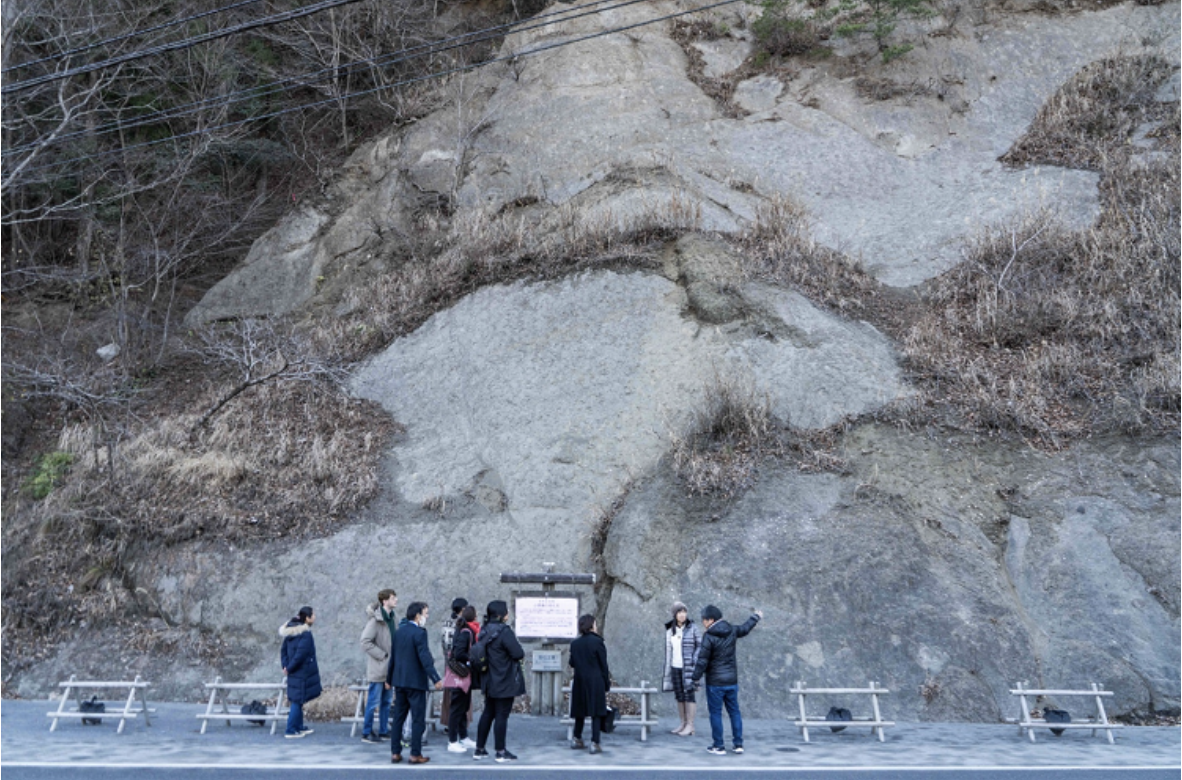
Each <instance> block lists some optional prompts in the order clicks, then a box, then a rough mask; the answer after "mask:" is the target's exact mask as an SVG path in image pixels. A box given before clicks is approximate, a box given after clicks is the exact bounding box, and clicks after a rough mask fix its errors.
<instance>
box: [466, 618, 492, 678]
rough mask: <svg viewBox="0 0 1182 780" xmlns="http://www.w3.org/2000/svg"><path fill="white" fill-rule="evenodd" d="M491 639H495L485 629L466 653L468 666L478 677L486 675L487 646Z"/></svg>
mask: <svg viewBox="0 0 1182 780" xmlns="http://www.w3.org/2000/svg"><path fill="white" fill-rule="evenodd" d="M493 639H496V637H495V636H493V635H492V632H491V631H489V630H488V629H487V628H486V629H485V630H484V631H481V632H480V638H479V639H477V640H476V644H474V645H472V649H471V650H469V651H468V666H470V667H471V668H472V670H473V671H475V672H476V673H477V674H479V675H485V674H488V645H489V642H491V641H492V640H493Z"/></svg>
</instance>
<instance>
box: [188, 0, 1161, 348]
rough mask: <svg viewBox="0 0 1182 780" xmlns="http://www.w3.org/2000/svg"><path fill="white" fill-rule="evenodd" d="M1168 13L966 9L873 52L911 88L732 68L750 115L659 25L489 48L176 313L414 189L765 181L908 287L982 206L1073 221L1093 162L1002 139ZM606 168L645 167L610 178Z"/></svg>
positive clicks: (465, 199) (952, 249) (334, 236)
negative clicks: (989, 17)
mask: <svg viewBox="0 0 1182 780" xmlns="http://www.w3.org/2000/svg"><path fill="white" fill-rule="evenodd" d="M673 10H682V9H681V7H680V6H676V7H675V5H674V4H672V3H652V4H650V3H646V4H643V5H640V6H633V7H630V8H627V9H617V10H614V11H611V12H608V13H605V14H603V15H596V16H590V17H586V18H583V19H579V20H576V21H573V22H569V23H565V24H561V25H555V26H552V27H545V28H543V29H540V30H535V31H531V32H528V33H523V34H521V35H518V36H514V37H513V38H511V39H510V40H509V41H508V42H507V43H506V44H505V50H506V51H528V50H529V49H531V48H535V47H538V46H542V45H549V44H553V43H557V42H560V41H561V40H563V39H567V38H571V37H577V36H579V35H585V34H588V33H592V32H596V31H599V30H602V29H606V28H609V27H612V26H618V25H625V24H632V23H635V22H638V21H641V20H643V19H646V18H651V17H652V16H654V15H657V14H659V13H661V12H669V11H673ZM737 24H738V22H737V21H736V25H737ZM1178 27H1179V23H1178V6H1177V4H1176V3H1171V4H1166V5H1163V6H1158V7H1144V6H1137V5H1132V4H1126V5H1122V6H1117V7H1113V8H1109V9H1107V10H1104V11H1100V12H1095V13H1088V14H1078V15H1063V16H1057V17H1053V18H1048V17H1043V16H1038V15H1027V16H1024V17H1019V18H1017V19H1007V20H1003V21H1000V22H999V23H998V24H997V25H995V26H989V27H985V28H977V27H972V26H971V25H970V26H968V27H967V28H966V30H965V31H964V32H963V34H962V33H960V32H954V33H953V34H951V35H945V36H943V37H939V38H928V39H925V40H924V42H923V44H924V45H923V46H922V47H920V48H918V49H916V50H915V51H914V52H912V53H911V54H909V55H908V56H907V58H906V63H905V64H895V65H894V66H893V68H894V69H893V70H888V71H887V73H886V75H887V76H888V77H896V76H895V72H896V71H898V74H897V77H898V78H900V79H904V78H905V79H907V80H909V82H913V83H914V84H916V85H918V86H917V94H919V93H922V95H921V96H920V97H916V98H914V99H912V98H907V97H902V98H898V99H894V100H890V101H887V102H877V103H876V102H871V101H868V100H867V99H865V98H861V97H859V96H858V95H857V93H856V91H855V89H854V86H853V83H852V80H848V79H839V78H835V77H834V76H832V75H830V73H829V72H828V71H827V70H825V69H822V68H807V67H806V68H805V69H804V70H803V71H802V72H801V73H800V75H799V76H798V77H797V78H796V79H794V80H793V81H791V82H790V83H788V84H787V85H786V86H785V87H783V88H781V87H780V86H779V83H778V82H776V83H772V82H771V81H769V78H770V77H769V76H758V77H756V78H754V79H753V80H751V81H748V82H744V83H742V84H740V85H739V87H738V89H737V92H736V94H737V99H738V100H739V101H740V102H741V103H742V104H744V105H745V106H747V107H748V108H749V109H750V110H751V111H753V112H754V113H752V114H750V115H749V116H746V117H744V118H742V119H729V118H726V117H725V116H724V115H723V113H722V112H721V111H720V109H719V107H718V106H716V105H715V104H714V102H713V100H712V99H711V98H709V97H708V96H707V95H705V94H704V93H703V92H702V91H701V90H700V89H699V88H698V87H697V86H696V85H695V84H694V83H693V82H692V81H690V79H689V77H688V75H687V67H688V64H687V61H686V57H685V54H684V52H683V51H682V50H681V48H680V47H679V46H678V44H677V43H675V42H674V41H673V40H672V38H671V37H670V34H669V31H668V29H667V28H666V27H664V26H660V25H656V26H651V27H642V28H637V29H636V30H633V31H630V32H629V33H627V34H619V35H610V36H606V37H602V38H596V39H593V40H589V41H584V42H581V43H578V44H574V45H572V46H569V47H562V48H558V49H553V50H550V51H547V52H544V53H542V54H539V55H536V56H532V57H523V58H522V59H520V60H519V61H518V62H517V63H515V64H514V65H513V66H512V67H509V66H504V65H498V66H492V67H489V68H486V69H484V70H481V71H480V72H478V73H477V74H475V75H472V76H466V77H464V78H463V79H459V80H456V81H455V82H453V83H452V84H451V85H450V87H449V89H450V91H451V93H452V95H453V99H452V104H451V105H449V106H447V107H445V108H443V109H441V110H440V111H439V112H438V113H436V114H433V115H432V116H429V117H427V118H426V119H424V120H423V121H421V122H418V123H416V124H415V125H413V126H412V127H410V128H408V129H405V130H400V131H398V132H396V133H394V134H392V135H391V136H389V137H386V138H383V139H381V140H380V141H378V142H376V143H374V144H370V145H367V146H366V147H365V148H363V149H361V150H359V151H358V152H357V153H356V154H355V155H354V157H353V159H352V160H350V163H349V165H348V166H347V167H346V171H345V172H344V173H343V176H342V177H341V179H340V181H339V182H338V183H337V185H336V186H335V188H334V190H333V193H331V195H332V197H331V199H330V201H329V202H328V203H327V204H326V205H323V206H318V207H316V208H314V209H311V208H310V210H308V211H302V212H300V213H298V214H294V215H292V216H290V217H289V218H287V219H286V220H284V222H282V223H281V224H280V225H279V226H277V227H276V228H275V229H274V230H273V231H272V232H271V233H269V234H268V235H267V236H265V237H264V238H263V239H260V242H259V245H258V246H256V247H255V248H254V249H253V250H252V252H251V254H250V256H249V257H248V259H247V261H246V263H244V265H243V266H242V267H241V268H240V269H239V270H238V271H237V272H235V273H234V274H231V276H229V277H228V278H227V279H226V280H224V281H223V282H222V283H220V284H219V285H217V286H216V287H214V288H213V289H212V290H211V291H210V292H209V293H208V295H207V296H206V299H205V300H204V301H203V302H202V304H201V305H200V306H199V307H197V308H196V309H194V310H193V312H192V313H191V314H190V315H189V319H188V322H189V324H190V325H192V324H195V323H197V322H201V321H207V320H210V319H216V318H218V317H227V316H235V315H249V314H259V313H265V312H267V311H273V312H284V311H289V310H291V308H293V307H295V306H297V305H299V304H300V303H302V302H304V301H306V300H308V299H309V298H311V296H313V295H314V294H315V293H316V291H317V289H318V285H319V283H320V277H322V276H327V277H331V276H332V275H333V274H334V273H338V272H339V270H340V268H341V267H343V266H347V265H350V264H351V265H352V266H353V267H356V266H357V265H358V264H360V263H362V262H364V261H365V260H368V259H369V256H370V255H372V254H374V252H375V250H377V249H380V240H381V238H380V237H381V235H382V234H383V232H386V231H393V232H395V233H397V232H398V231H403V232H405V231H406V230H407V229H408V228H409V222H408V219H409V216H408V215H409V214H411V213H413V211H414V209H415V208H416V207H417V205H418V203H419V201H420V199H422V198H423V197H437V198H442V199H444V200H446V201H447V202H449V203H451V204H453V206H454V207H455V208H456V209H457V214H458V215H460V216H462V215H464V214H471V213H475V212H478V211H485V210H487V211H488V212H491V213H496V212H500V211H501V210H503V209H507V210H509V211H514V210H515V209H517V208H519V206H517V205H515V204H523V203H529V204H533V205H532V206H530V207H529V208H527V209H525V211H523V212H522V215H523V216H525V217H526V218H527V219H528V221H530V222H532V223H540V222H544V221H545V220H546V219H547V218H548V217H550V216H553V214H554V213H555V212H556V211H557V210H558V209H561V208H573V209H575V210H576V211H578V212H580V213H581V214H582V215H583V217H584V218H586V219H590V220H599V221H602V220H605V219H610V220H614V221H616V222H619V223H621V224H626V223H629V222H635V221H638V220H640V219H642V218H643V217H644V216H645V215H651V214H653V213H660V212H666V213H667V212H670V211H673V210H678V209H680V210H681V211H682V212H693V213H697V214H699V215H700V216H699V217H698V221H699V224H698V227H700V228H702V229H705V230H722V231H737V230H741V229H742V228H743V227H744V226H746V225H749V224H750V223H751V222H752V221H753V220H754V219H755V218H756V215H757V211H758V208H759V206H760V204H761V203H764V202H765V201H766V199H768V198H771V197H775V196H788V197H791V198H794V199H796V200H798V201H801V202H802V203H804V204H806V205H807V206H808V208H809V209H810V211H811V212H812V216H813V221H814V229H815V231H816V235H817V237H818V238H819V240H820V241H822V243H824V244H826V245H828V246H830V247H834V248H837V249H839V250H841V251H844V252H847V253H849V254H850V255H852V256H853V257H855V258H858V259H860V260H862V261H863V262H864V263H865V265H866V267H867V268H868V269H869V270H870V271H871V272H872V273H874V274H875V275H876V276H878V278H879V279H881V280H882V281H884V282H886V283H887V284H890V285H896V286H908V285H913V284H916V283H918V282H921V281H923V280H925V279H928V278H930V277H932V276H935V275H937V274H939V273H941V272H942V271H944V270H946V269H948V268H949V267H950V266H951V265H953V264H954V263H955V262H957V261H958V260H959V247H960V244H961V242H962V241H963V239H964V238H965V237H966V236H967V235H969V234H972V233H973V232H974V231H976V230H978V229H980V228H981V227H983V226H985V225H988V224H991V223H996V222H999V221H1005V220H1009V219H1011V218H1013V217H1015V216H1016V215H1019V214H1022V213H1024V212H1028V211H1031V210H1035V209H1042V208H1049V209H1053V210H1056V211H1058V212H1059V213H1060V215H1061V217H1062V218H1063V220H1064V221H1065V223H1067V224H1069V225H1077V226H1083V225H1087V224H1089V223H1090V222H1091V221H1092V219H1093V218H1094V217H1095V214H1096V213H1097V194H1096V182H1097V179H1096V176H1095V174H1093V173H1089V172H1084V171H1070V170H1064V169H1057V168H1041V169H1033V170H1029V171H1013V170H1008V169H1006V168H1004V167H1002V165H1001V164H1000V163H998V162H997V157H998V156H999V155H1001V154H1002V153H1004V152H1005V151H1006V149H1008V148H1009V146H1010V145H1011V144H1012V143H1013V141H1014V140H1015V139H1016V138H1018V136H1019V135H1020V134H1021V133H1022V132H1023V131H1024V130H1025V128H1026V127H1027V126H1028V124H1029V123H1030V121H1031V119H1033V117H1034V115H1035V113H1036V112H1037V111H1038V109H1039V107H1040V106H1041V105H1042V104H1043V103H1044V102H1045V101H1046V99H1047V98H1048V97H1049V96H1050V95H1052V94H1053V93H1054V92H1055V90H1056V89H1058V87H1059V86H1061V85H1062V84H1063V83H1064V82H1065V81H1066V80H1067V79H1068V78H1069V77H1070V76H1071V75H1072V74H1073V73H1075V72H1076V71H1078V70H1079V69H1080V68H1081V67H1083V66H1084V65H1087V64H1088V63H1090V62H1092V61H1094V60H1096V59H1098V58H1100V57H1103V56H1106V55H1108V54H1111V53H1112V52H1113V51H1115V50H1116V49H1117V48H1118V47H1120V48H1122V50H1123V51H1124V52H1125V53H1136V52H1137V51H1141V50H1143V49H1145V46H1146V44H1145V42H1146V41H1150V42H1155V43H1153V44H1152V46H1151V47H1150V49H1148V50H1151V51H1154V52H1157V53H1159V54H1161V55H1163V56H1166V57H1168V58H1170V59H1171V61H1174V62H1177V60H1178V50H1179V46H1178V32H1177V31H1178ZM741 44H742V42H736V45H741ZM709 48H710V50H711V52H712V53H711V54H710V57H709V64H710V67H711V69H712V70H711V72H725V71H726V70H727V69H728V68H731V67H732V65H733V62H728V61H727V58H726V56H724V52H729V51H730V49H731V48H734V47H730V48H727V46H726V45H724V44H722V43H718V42H715V43H714V44H711V46H710V47H709ZM733 59H734V58H733V57H732V58H731V60H733ZM1032 63H1037V67H1032V66H1031V64H1032ZM901 69H905V70H901ZM933 85H936V86H933ZM921 88H922V89H921ZM621 172H641V175H631V176H630V177H626V181H625V182H624V185H623V186H621V182H620V173H621ZM271 301H273V302H271Z"/></svg>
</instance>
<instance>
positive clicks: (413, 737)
mask: <svg viewBox="0 0 1182 780" xmlns="http://www.w3.org/2000/svg"><path fill="white" fill-rule="evenodd" d="M396 690H397V691H398V698H397V699H396V701H395V702H394V728H392V729H390V731H391V733H392V736H391V738H390V753H391V754H392V755H395V756H400V755H402V724H403V723H405V722H406V716H407V715H410V754H411V755H412V756H421V755H423V732H424V731H426V730H427V692H426V691H421V690H418V689H416V688H398V689H396Z"/></svg>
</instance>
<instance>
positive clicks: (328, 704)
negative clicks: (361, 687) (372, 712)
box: [304, 684, 357, 723]
mask: <svg viewBox="0 0 1182 780" xmlns="http://www.w3.org/2000/svg"><path fill="white" fill-rule="evenodd" d="M356 710H357V693H356V692H355V691H351V690H349V686H348V685H347V684H342V685H336V684H334V685H328V686H325V688H324V690H323V691H322V692H321V693H320V696H319V697H317V698H315V699H313V700H312V701H310V702H308V703H307V704H305V705H304V717H305V718H307V719H308V720H314V721H320V722H322V723H324V722H327V723H340V722H341V718H350V717H352V716H353V713H354V712H356Z"/></svg>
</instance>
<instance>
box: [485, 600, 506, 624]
mask: <svg viewBox="0 0 1182 780" xmlns="http://www.w3.org/2000/svg"><path fill="white" fill-rule="evenodd" d="M508 614H509V605H508V604H506V603H505V602H503V601H501V600H499V599H498V600H496V601H490V602H488V608H487V609H485V611H484V622H485V623H500V622H501V621H502V620H503V619H504V617H505V615H508Z"/></svg>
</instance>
